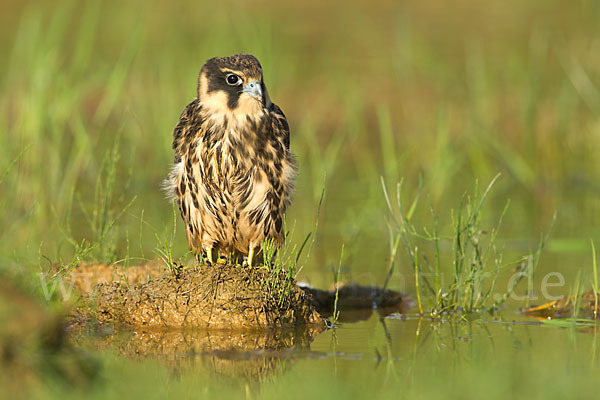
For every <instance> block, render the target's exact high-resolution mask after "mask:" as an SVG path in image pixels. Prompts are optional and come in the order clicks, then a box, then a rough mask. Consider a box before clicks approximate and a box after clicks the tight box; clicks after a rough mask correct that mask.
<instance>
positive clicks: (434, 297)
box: [382, 175, 549, 316]
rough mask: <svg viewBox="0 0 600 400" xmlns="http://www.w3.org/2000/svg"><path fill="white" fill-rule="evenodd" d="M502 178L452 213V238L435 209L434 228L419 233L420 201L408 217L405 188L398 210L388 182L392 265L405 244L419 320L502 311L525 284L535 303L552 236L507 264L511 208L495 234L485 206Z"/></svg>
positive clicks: (399, 195) (398, 194)
mask: <svg viewBox="0 0 600 400" xmlns="http://www.w3.org/2000/svg"><path fill="white" fill-rule="evenodd" d="M499 177H500V175H496V177H494V179H492V181H491V182H490V184H489V185H488V186H487V188H486V189H485V191H484V192H483V193H482V194H481V195H479V194H478V188H477V186H476V188H475V194H474V195H473V196H471V195H469V194H464V195H463V196H462V198H461V200H460V203H459V206H458V209H457V210H456V211H454V210H452V211H451V212H450V214H451V215H452V220H453V226H452V230H451V231H450V232H449V233H447V234H444V233H441V232H439V230H438V225H439V217H438V214H437V213H436V212H435V211H434V209H433V207H432V206H431V204H430V212H431V219H432V227H430V228H428V227H424V228H422V229H418V228H417V227H416V226H415V223H414V222H413V220H412V217H413V214H414V212H415V210H416V207H417V206H418V200H419V198H415V200H414V201H413V202H412V204H411V206H410V207H409V209H408V211H405V209H404V206H403V203H402V196H403V194H402V193H401V186H402V184H401V183H399V184H398V185H397V189H396V201H395V203H396V204H393V203H392V200H391V199H390V195H389V193H388V191H387V188H386V185H385V182H384V181H383V178H382V186H383V192H384V195H385V199H386V203H387V206H388V211H389V214H390V220H391V226H390V245H391V256H390V260H392V267H393V262H394V260H395V258H396V251H397V248H398V245H399V243H401V244H402V245H403V247H404V249H405V250H406V255H407V256H408V257H407V258H408V261H409V264H410V265H411V266H412V269H413V275H414V282H415V290H416V300H417V305H418V311H419V314H421V315H423V314H424V313H427V314H429V315H431V316H441V315H445V314H449V313H456V312H460V313H472V312H482V311H491V312H493V311H496V310H497V309H498V308H499V307H500V306H501V305H502V304H503V303H504V302H506V301H507V300H508V298H509V296H510V295H511V294H512V293H513V292H514V290H515V289H516V288H517V286H518V284H519V283H520V282H521V281H522V280H523V278H526V280H527V296H526V300H525V304H524V305H525V306H528V305H529V299H530V298H531V297H533V282H534V272H535V270H536V269H537V266H538V263H539V259H540V256H541V252H542V249H543V248H544V245H545V243H546V242H547V241H548V239H549V233H548V234H546V236H545V237H543V238H542V239H541V241H540V244H539V246H538V248H537V251H535V252H533V253H529V254H525V255H522V256H519V257H518V258H516V259H514V260H510V261H505V260H504V257H505V254H504V249H502V248H501V247H499V245H498V243H497V238H498V234H499V232H500V227H501V225H502V222H503V219H504V218H505V216H506V213H507V210H508V204H507V205H506V206H505V207H504V210H503V212H502V214H500V218H499V220H498V222H497V223H496V224H495V225H493V226H492V227H491V228H486V227H484V226H482V220H483V211H484V203H485V201H486V199H487V197H488V196H489V194H490V193H491V190H492V188H493V186H494V184H495V183H496V181H497V180H498V178H499ZM392 243H393V245H392ZM444 244H451V246H446V247H451V252H450V254H449V255H445V257H442V254H441V252H440V248H441V246H443V245H444ZM424 249H425V251H424ZM428 255H429V257H428ZM392 267H391V268H392ZM515 267H516V269H517V271H518V273H517V274H518V275H517V277H516V279H514V280H513V283H512V284H511V285H509V286H507V287H506V289H505V290H502V289H500V290H499V288H498V287H497V286H496V283H497V281H498V279H499V277H500V276H501V275H502V274H508V275H510V274H511V273H514V271H515ZM390 273H391V269H390ZM445 276H446V277H448V276H450V279H444V277H445ZM503 281H505V280H503ZM386 285H387V282H386ZM422 292H425V293H426V295H427V300H428V306H427V308H424V305H423V302H424V300H425V299H422Z"/></svg>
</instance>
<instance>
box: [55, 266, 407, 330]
mask: <svg viewBox="0 0 600 400" xmlns="http://www.w3.org/2000/svg"><path fill="white" fill-rule="evenodd" d="M65 279H66V280H67V281H70V283H72V284H73V286H74V287H75V288H76V289H77V290H78V291H79V292H80V293H82V294H84V295H86V296H89V297H90V298H92V299H95V302H94V304H93V305H92V306H91V307H89V308H90V309H89V310H88V309H86V308H85V307H84V308H81V309H79V310H76V312H75V313H74V316H75V317H74V318H73V321H75V322H77V321H85V320H86V318H87V319H90V318H89V317H90V315H91V314H93V319H94V320H96V321H98V322H100V323H107V322H108V323H119V324H124V325H129V326H134V327H156V328H166V327H168V328H191V327H194V328H209V327H210V328H215V329H261V328H277V327H285V326H297V325H316V326H319V327H321V328H322V329H325V327H326V326H327V323H328V321H327V320H326V318H325V317H328V316H331V315H332V314H333V311H334V308H335V301H336V300H335V299H336V288H335V287H332V288H330V289H329V290H321V289H315V288H310V287H299V286H297V285H296V283H295V281H294V280H293V279H289V277H288V276H287V274H286V272H285V271H279V272H274V271H269V270H268V269H267V268H265V267H261V268H252V269H248V268H242V267H239V266H232V265H221V264H216V265H213V266H198V267H195V268H188V269H186V268H177V269H173V270H169V271H165V269H164V267H161V266H160V264H158V263H150V264H147V265H143V266H135V267H127V268H125V267H119V266H114V267H113V266H109V265H105V264H83V265H80V266H77V267H76V268H75V269H74V270H73V271H71V272H70V273H69V274H68V275H66V276H65ZM337 296H338V300H337V307H338V308H337V309H338V310H340V311H342V314H341V318H340V322H352V321H357V320H363V319H366V318H369V316H370V315H371V313H372V312H373V310H374V309H377V310H378V312H380V313H383V315H387V314H390V313H393V312H401V313H402V312H405V311H407V310H408V309H409V308H410V307H411V305H412V302H411V301H410V299H409V297H408V296H406V295H403V294H401V293H398V292H395V291H392V290H384V289H382V288H378V287H371V286H360V285H357V284H354V283H347V284H346V283H340V284H339V285H338V293H337ZM91 309H93V311H92V313H90V310H91Z"/></svg>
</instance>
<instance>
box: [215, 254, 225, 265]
mask: <svg viewBox="0 0 600 400" xmlns="http://www.w3.org/2000/svg"><path fill="white" fill-rule="evenodd" d="M217 264H221V265H226V264H227V257H225V256H224V255H220V256H219V259H218V260H217Z"/></svg>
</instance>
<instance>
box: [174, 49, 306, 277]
mask: <svg viewBox="0 0 600 400" xmlns="http://www.w3.org/2000/svg"><path fill="white" fill-rule="evenodd" d="M173 150H174V151H175V164H174V166H173V169H172V170H171V173H170V175H169V178H168V179H167V186H168V191H169V192H170V194H171V195H172V197H173V198H174V199H175V200H176V202H177V205H178V206H179V210H180V211H181V216H182V217H183V220H184V222H185V225H186V230H187V240H188V244H189V247H190V250H192V252H194V253H195V254H196V255H197V256H198V255H199V254H201V253H202V252H204V254H205V256H206V258H207V260H208V261H209V262H210V263H212V262H213V255H216V256H217V257H219V254H220V255H221V257H223V256H225V257H227V256H230V255H233V256H234V258H237V259H238V260H241V258H242V257H246V256H247V263H248V265H250V266H251V265H252V260H253V257H254V258H256V257H257V256H258V255H259V254H260V253H261V249H262V247H261V246H262V243H263V241H264V240H265V239H269V240H272V241H273V243H274V244H275V245H276V246H279V245H281V244H282V242H283V240H284V232H283V214H284V212H285V210H286V208H287V207H288V206H289V204H290V201H291V196H292V192H293V190H294V180H295V174H296V166H295V162H294V157H293V155H292V153H290V129H289V126H288V123H287V120H286V118H285V115H284V114H283V112H282V111H281V109H280V108H279V107H278V106H276V105H275V104H273V103H272V102H271V99H270V98H269V95H268V93H267V88H266V86H265V83H264V81H263V76H262V67H261V65H260V63H259V61H258V60H257V59H256V57H254V56H252V55H249V54H237V55H234V56H231V57H217V58H211V59H210V60H208V61H207V62H206V63H205V64H204V66H203V67H202V69H201V70H200V74H199V77H198V98H197V99H196V100H194V101H192V102H191V103H190V104H188V105H187V107H186V108H185V110H183V113H182V114H181V117H180V118H179V122H178V123H177V125H176V126H175V129H174V131H173Z"/></svg>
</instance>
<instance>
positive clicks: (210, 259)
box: [206, 247, 213, 264]
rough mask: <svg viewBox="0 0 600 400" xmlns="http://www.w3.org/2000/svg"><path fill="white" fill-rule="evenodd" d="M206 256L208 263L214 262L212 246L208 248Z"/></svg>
mask: <svg viewBox="0 0 600 400" xmlns="http://www.w3.org/2000/svg"><path fill="white" fill-rule="evenodd" d="M206 258H208V263H209V264H212V262H213V258H212V247H209V248H208V249H206Z"/></svg>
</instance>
